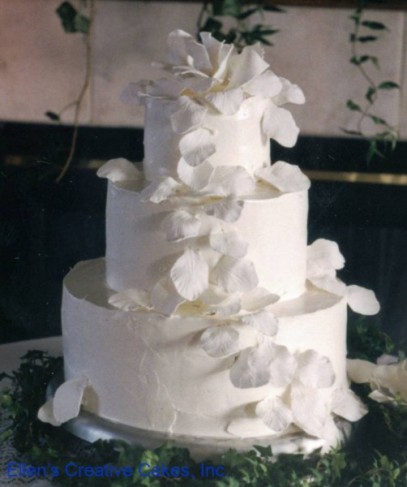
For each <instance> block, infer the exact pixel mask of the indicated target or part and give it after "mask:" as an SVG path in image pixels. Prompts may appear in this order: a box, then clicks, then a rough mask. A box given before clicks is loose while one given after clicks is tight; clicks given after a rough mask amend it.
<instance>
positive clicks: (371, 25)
mask: <svg viewBox="0 0 407 487" xmlns="http://www.w3.org/2000/svg"><path fill="white" fill-rule="evenodd" d="M362 25H363V26H364V27H367V28H368V29H372V30H388V29H387V27H386V26H385V25H384V24H382V23H381V22H375V21H372V20H364V21H363V22H362Z"/></svg>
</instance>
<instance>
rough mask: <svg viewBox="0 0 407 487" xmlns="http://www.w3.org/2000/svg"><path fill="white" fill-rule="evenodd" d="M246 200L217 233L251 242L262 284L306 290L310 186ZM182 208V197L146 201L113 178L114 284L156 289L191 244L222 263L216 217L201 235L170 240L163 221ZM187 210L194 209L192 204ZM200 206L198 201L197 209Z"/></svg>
mask: <svg viewBox="0 0 407 487" xmlns="http://www.w3.org/2000/svg"><path fill="white" fill-rule="evenodd" d="M180 201H181V200H180ZM242 201H243V203H242V204H243V209H242V212H241V214H240V217H239V218H238V219H237V221H234V222H233V223H228V222H221V224H219V223H217V224H219V225H220V226H219V228H218V229H217V232H220V233H224V234H227V233H228V232H234V234H236V233H237V234H238V235H239V238H241V239H242V240H243V241H244V242H246V243H247V244H248V246H247V249H248V250H247V254H246V255H245V259H247V260H249V261H251V262H252V263H253V264H254V268H255V271H256V273H257V277H258V286H260V287H262V288H265V289H267V290H268V291H270V292H271V293H274V294H277V295H279V296H280V299H283V300H286V299H292V298H294V297H296V296H299V295H301V294H302V293H303V292H304V289H305V273H306V248H307V215H308V195H307V191H298V192H293V193H279V192H277V191H276V192H268V193H267V195H266V193H263V194H262V195H261V194H259V195H257V197H251V198H247V197H246V198H244V199H242ZM182 209H183V206H182V202H180V203H179V205H176V206H174V204H171V203H169V202H163V203H160V204H156V203H151V202H146V201H144V200H143V198H142V196H141V193H140V191H138V190H137V188H136V186H135V187H134V188H132V187H126V188H124V187H121V186H119V185H117V184H115V183H112V182H110V181H109V187H108V197H107V208H106V278H107V283H108V286H109V287H110V288H111V289H114V290H116V291H123V290H125V289H130V288H140V289H145V290H147V291H149V290H151V289H152V288H153V286H154V285H155V284H156V282H157V281H158V280H160V279H161V278H162V277H163V275H165V273H166V272H168V271H169V270H170V268H171V266H172V265H173V264H174V262H175V261H176V260H177V258H178V257H179V256H180V255H181V254H182V253H183V251H184V249H185V246H186V245H190V246H198V247H199V249H200V251H201V252H202V253H203V254H204V255H205V258H206V260H207V261H208V262H213V264H214V265H215V264H216V259H217V258H219V254H217V252H215V251H214V250H213V249H212V248H211V247H210V245H209V243H208V228H207V227H208V225H211V221H210V219H211V217H208V216H205V218H204V219H203V222H202V228H201V229H200V232H201V235H198V236H197V237H195V238H193V239H192V238H191V239H187V240H183V241H181V242H177V241H167V239H166V233H165V230H164V228H165V225H163V222H165V219H166V218H167V217H168V215H169V214H170V213H171V212H174V211H176V210H182ZM185 209H187V210H188V211H190V209H191V207H190V205H189V204H186V205H185ZM200 210H201V207H200V206H199V205H197V206H196V207H195V211H196V212H198V213H199V211H200ZM213 220H216V219H215V218H213ZM215 223H216V222H215ZM163 227H164V228H163ZM188 240H189V241H190V242H189V241H188Z"/></svg>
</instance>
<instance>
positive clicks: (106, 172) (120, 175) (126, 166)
mask: <svg viewBox="0 0 407 487" xmlns="http://www.w3.org/2000/svg"><path fill="white" fill-rule="evenodd" d="M96 174H97V175H98V176H99V177H100V178H107V179H109V180H110V181H112V182H114V183H115V182H119V181H138V180H139V179H141V178H142V177H143V174H142V172H141V171H139V170H138V169H137V168H136V166H135V165H134V164H133V163H131V162H130V161H128V160H127V159H124V158H122V157H121V158H119V159H111V160H110V161H107V162H106V163H105V164H103V166H102V167H101V168H99V170H98V172H97V173H96Z"/></svg>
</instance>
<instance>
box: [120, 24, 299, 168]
mask: <svg viewBox="0 0 407 487" xmlns="http://www.w3.org/2000/svg"><path fill="white" fill-rule="evenodd" d="M200 37H201V41H202V43H199V42H197V41H196V40H195V39H194V37H193V36H191V35H190V34H188V33H186V32H184V31H182V30H175V31H173V32H171V33H170V34H169V36H168V48H169V52H168V61H167V62H166V63H161V64H156V65H157V66H159V67H161V68H163V69H164V70H165V71H166V72H168V73H170V75H171V78H170V79H160V80H158V81H156V82H150V81H146V80H143V81H142V82H139V83H132V84H130V85H129V87H128V88H126V90H125V91H124V93H123V96H122V98H123V99H124V100H125V101H127V102H129V103H133V102H134V101H135V100H138V101H139V102H142V101H143V99H144V98H145V97H159V98H166V99H170V100H173V102H174V104H175V105H174V113H173V114H172V115H171V123H172V127H173V130H174V131H175V132H176V133H178V134H186V133H188V132H190V131H196V130H200V129H201V128H203V127H202V122H203V119H204V117H205V114H206V111H207V110H208V109H210V110H212V111H216V112H219V113H222V114H224V115H233V114H235V113H236V112H237V111H238V110H239V109H240V107H241V105H242V103H243V102H244V100H245V99H247V98H250V97H258V98H263V99H267V100H268V103H266V104H265V109H264V116H263V119H262V129H263V132H264V134H265V135H266V136H267V137H270V138H273V139H275V140H277V142H279V143H280V144H282V145H284V146H287V147H291V146H293V145H294V144H295V142H296V140H297V136H298V131H299V129H298V127H297V125H296V124H295V121H294V119H293V117H292V115H291V114H290V112H288V111H287V110H286V109H284V108H281V106H282V105H284V104H286V103H297V104H301V103H304V101H305V98H304V95H303V93H302V91H301V89H300V88H299V87H298V86H297V85H294V84H292V83H290V82H289V81H288V80H286V79H284V78H280V77H279V76H277V75H276V74H274V73H273V72H272V71H271V70H270V66H269V64H268V63H267V62H266V61H265V60H264V53H263V50H262V49H261V48H260V47H259V46H257V45H255V46H246V47H245V48H244V49H243V50H242V52H240V53H239V52H237V51H236V49H235V48H234V46H233V45H230V44H224V43H222V42H219V41H217V40H216V39H215V38H213V37H212V35H211V34H210V33H208V32H203V33H201V34H200ZM201 136H202V133H200V134H198V133H197V134H195V135H194V136H193V137H192V138H191V139H188V140H183V142H182V155H183V156H184V158H185V159H186V160H187V161H188V163H191V164H192V165H197V164H199V163H201V162H202V161H203V157H204V156H205V155H207V154H210V153H211V152H212V151H213V149H214V148H213V146H212V145H211V142H210V141H208V142H207V143H205V144H204V145H203V146H202V148H203V149H202V150H200V154H198V155H197V156H196V154H195V149H194V146H195V140H194V139H197V138H199V137H201ZM185 152H186V153H187V156H186V157H185V155H186V154H185ZM207 157H209V156H207ZM190 161H191V162H190Z"/></svg>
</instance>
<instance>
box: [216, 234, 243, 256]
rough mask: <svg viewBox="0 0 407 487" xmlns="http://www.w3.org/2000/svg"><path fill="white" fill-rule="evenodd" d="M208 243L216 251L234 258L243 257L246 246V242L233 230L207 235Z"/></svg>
mask: <svg viewBox="0 0 407 487" xmlns="http://www.w3.org/2000/svg"><path fill="white" fill-rule="evenodd" d="M209 244H210V246H211V247H212V248H213V249H214V250H216V251H217V252H219V253H221V254H223V255H229V256H230V257H234V258H235V259H240V258H241V257H244V256H245V255H246V253H247V248H248V243H247V242H245V241H244V240H243V239H242V237H241V236H240V235H239V234H238V233H237V232H234V231H231V232H226V233H213V234H211V235H210V236H209Z"/></svg>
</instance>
